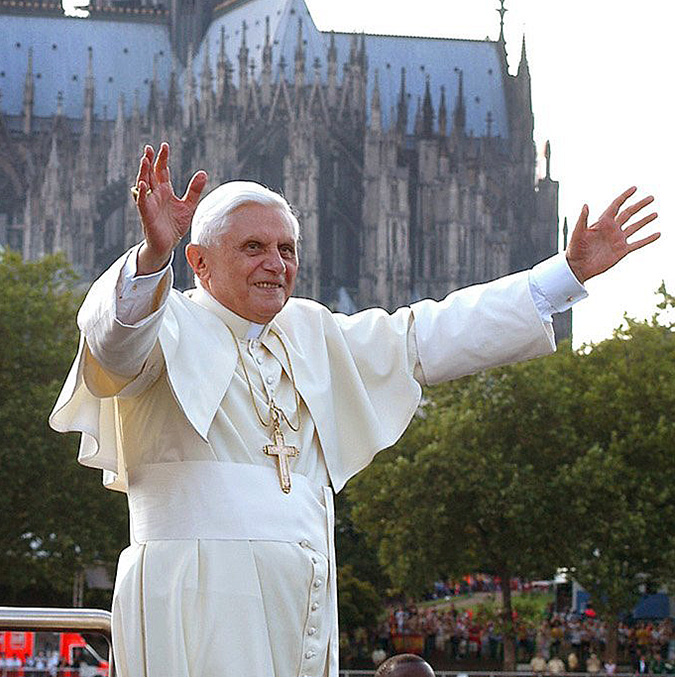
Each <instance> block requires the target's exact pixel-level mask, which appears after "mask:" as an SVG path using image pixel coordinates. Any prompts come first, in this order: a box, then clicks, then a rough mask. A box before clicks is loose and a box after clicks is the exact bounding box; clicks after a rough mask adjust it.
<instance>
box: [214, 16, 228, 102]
mask: <svg viewBox="0 0 675 677" xmlns="http://www.w3.org/2000/svg"><path fill="white" fill-rule="evenodd" d="M226 69H227V53H226V52H225V26H221V27H220V46H219V48H218V59H217V61H216V106H217V107H218V108H220V107H221V106H222V105H223V101H224V99H225V87H226V78H227V70H226Z"/></svg>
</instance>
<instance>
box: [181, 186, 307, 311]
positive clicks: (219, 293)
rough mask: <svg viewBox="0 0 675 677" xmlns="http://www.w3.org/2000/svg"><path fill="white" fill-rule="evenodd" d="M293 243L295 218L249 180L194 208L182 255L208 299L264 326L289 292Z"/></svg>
mask: <svg viewBox="0 0 675 677" xmlns="http://www.w3.org/2000/svg"><path fill="white" fill-rule="evenodd" d="M298 239H299V224H298V219H297V217H296V216H295V214H294V213H293V211H292V209H291V207H290V205H289V204H288V202H286V200H285V199H284V198H283V197H282V196H281V195H279V194H278V193H275V192H274V191H272V190H270V189H269V188H266V187H265V186H262V185H261V184H259V183H255V182H253V181H230V182H228V183H224V184H222V185H220V186H218V188H216V189H215V190H213V191H211V192H210V193H209V194H208V195H207V196H206V197H205V198H204V199H203V200H202V201H201V202H200V203H199V205H198V207H197V209H196V211H195V214H194V217H193V218H192V234H191V242H190V244H189V245H188V246H187V247H186V252H185V253H186V256H187V259H188V263H189V264H190V266H191V267H192V270H193V271H194V274H195V281H196V282H197V283H198V284H199V285H201V286H202V287H203V288H204V289H206V290H207V291H208V292H209V293H210V294H211V296H213V297H214V298H215V299H216V300H217V301H219V302H220V303H222V304H223V305H224V306H225V307H227V308H229V309H230V310H232V311H233V312H235V313H237V315H240V316H241V317H244V318H246V319H247V320H251V321H252V322H257V323H260V324H265V323H267V322H269V321H270V320H271V319H272V318H273V317H274V316H275V315H276V314H277V313H278V312H279V311H280V310H281V309H282V308H283V306H284V304H285V303H286V301H287V300H288V297H289V296H290V295H291V293H292V292H293V288H294V286H295V278H296V275H297V272H298Z"/></svg>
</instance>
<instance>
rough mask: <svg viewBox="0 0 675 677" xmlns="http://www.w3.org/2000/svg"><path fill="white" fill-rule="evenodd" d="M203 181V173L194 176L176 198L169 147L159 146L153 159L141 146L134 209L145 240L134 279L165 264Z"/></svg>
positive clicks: (149, 150)
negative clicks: (141, 154)
mask: <svg viewBox="0 0 675 677" xmlns="http://www.w3.org/2000/svg"><path fill="white" fill-rule="evenodd" d="M153 160H154V164H153ZM207 179H208V176H207V174H206V172H205V171H203V170H200V171H198V172H196V173H195V174H194V175H193V177H192V178H191V179H190V183H189V184H188V187H187V190H186V191H185V195H183V197H182V198H178V197H177V196H176V194H175V193H174V192H173V186H172V185H171V176H170V173H169V144H168V143H166V142H164V143H162V145H161V146H160V148H159V153H157V157H156V158H155V150H154V148H153V147H152V146H150V145H147V146H145V149H144V151H143V157H142V158H141V162H140V165H139V168H138V175H137V176H136V189H137V190H138V199H137V201H136V207H137V208H138V213H139V215H140V219H141V226H142V228H143V235H144V237H145V241H144V242H143V244H142V245H141V248H140V249H139V252H138V260H137V274H138V275H148V274H150V273H154V272H156V271H158V270H161V269H162V268H163V267H164V266H165V265H166V264H167V262H168V260H169V257H170V256H171V252H172V251H173V250H174V249H175V248H176V246H177V245H178V243H179V242H180V240H181V238H182V237H183V236H184V235H185V234H186V233H187V232H188V229H189V228H190V223H191V222H192V215H193V214H194V212H195V209H196V208H197V203H198V202H199V198H200V196H201V194H202V191H203V190H204V186H205V185H206V181H207ZM148 191H149V192H148Z"/></svg>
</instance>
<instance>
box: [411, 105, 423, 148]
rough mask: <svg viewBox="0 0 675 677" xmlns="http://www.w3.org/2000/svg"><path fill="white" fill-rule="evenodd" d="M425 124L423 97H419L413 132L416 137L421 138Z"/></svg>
mask: <svg viewBox="0 0 675 677" xmlns="http://www.w3.org/2000/svg"><path fill="white" fill-rule="evenodd" d="M423 130H424V128H423V124H422V97H421V96H418V97H417V108H415V125H414V127H413V131H414V132H415V136H416V137H418V138H420V137H421V136H422V134H423Z"/></svg>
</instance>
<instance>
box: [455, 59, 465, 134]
mask: <svg viewBox="0 0 675 677" xmlns="http://www.w3.org/2000/svg"><path fill="white" fill-rule="evenodd" d="M455 71H456V72H457V75H458V77H459V89H458V92H457V102H456V103H455V110H454V111H453V113H452V132H453V134H454V135H455V136H457V135H461V136H464V134H465V132H466V104H465V103H464V71H463V70H461V69H460V68H455Z"/></svg>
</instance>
